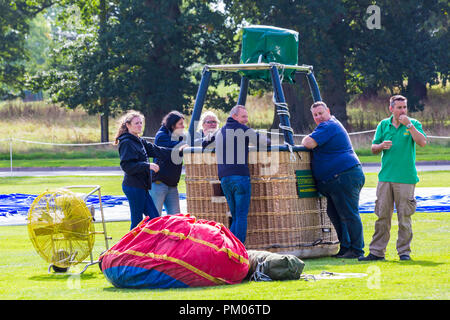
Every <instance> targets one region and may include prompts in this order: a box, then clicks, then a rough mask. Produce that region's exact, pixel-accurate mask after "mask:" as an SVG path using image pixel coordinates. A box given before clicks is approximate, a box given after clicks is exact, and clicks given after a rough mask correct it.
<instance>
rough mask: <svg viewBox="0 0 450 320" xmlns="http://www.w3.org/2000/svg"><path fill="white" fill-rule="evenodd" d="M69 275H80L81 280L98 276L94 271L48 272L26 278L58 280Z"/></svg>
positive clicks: (67, 277)
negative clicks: (81, 272) (80, 272)
mask: <svg viewBox="0 0 450 320" xmlns="http://www.w3.org/2000/svg"><path fill="white" fill-rule="evenodd" d="M71 277H80V279H81V280H89V279H95V278H98V276H97V274H94V273H83V274H78V273H70V272H68V273H50V274H43V275H39V276H31V277H29V278H28V279H29V280H33V281H60V280H67V279H69V278H71Z"/></svg>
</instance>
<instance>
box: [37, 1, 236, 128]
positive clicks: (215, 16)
mask: <svg viewBox="0 0 450 320" xmlns="http://www.w3.org/2000/svg"><path fill="white" fill-rule="evenodd" d="M72 4H76V5H77V6H78V7H79V8H80V16H82V13H83V9H82V7H83V6H86V5H87V2H81V1H73V2H72ZM100 4H103V5H104V2H103V1H102V2H100ZM86 10H87V9H86ZM91 11H92V15H91V17H90V16H89V15H86V18H89V17H90V18H89V19H85V18H83V19H81V20H82V21H83V23H82V26H81V29H80V30H78V31H77V33H76V35H77V36H76V37H75V38H74V39H72V40H68V39H65V40H64V43H63V44H60V45H59V46H58V47H57V49H56V50H55V52H54V55H53V57H54V58H53V65H52V69H51V70H50V71H48V72H46V73H45V74H43V75H42V76H41V77H39V78H37V79H35V80H36V82H35V85H37V86H42V87H45V88H46V89H48V90H49V91H50V93H51V95H52V96H53V98H54V99H55V100H56V101H60V102H62V103H63V104H65V105H67V106H69V107H70V108H75V107H77V106H79V105H81V106H83V108H85V109H87V110H88V112H89V113H91V114H96V113H101V114H115V113H117V112H119V111H122V110H127V109H135V110H139V111H142V112H143V113H144V115H145V116H146V125H145V131H144V135H153V134H154V133H155V131H156V129H157V128H159V123H160V121H161V119H162V117H163V115H164V114H165V113H167V112H168V111H170V110H181V111H182V110H183V109H184V108H187V107H188V106H189V105H190V104H191V103H192V97H193V96H195V93H196V89H197V87H196V84H197V83H196V82H197V81H198V80H199V76H200V72H197V73H195V74H193V73H192V72H190V71H189V68H191V67H192V66H193V65H195V64H203V63H205V62H208V63H217V62H219V61H222V62H223V61H224V60H225V61H226V60H227V59H229V58H228V56H231V54H230V55H228V54H227V53H228V52H230V51H231V49H232V48H233V46H232V44H233V43H234V42H233V41H234V40H233V34H232V30H231V29H229V28H227V26H226V23H225V20H226V16H225V15H224V14H223V13H221V12H220V11H217V10H214V8H213V7H212V5H211V2H207V1H178V0H168V1H161V0H155V1H150V0H149V1H140V0H123V1H118V0H116V1H109V2H108V8H106V15H103V14H102V12H103V13H104V12H105V11H104V10H101V6H100V7H94V8H93V9H92V10H91ZM230 48H231V49H230ZM214 99H216V100H214ZM210 101H215V102H217V95H214V94H213V95H212V96H211V97H210ZM222 103H223V104H226V102H225V101H224V100H223V99H222Z"/></svg>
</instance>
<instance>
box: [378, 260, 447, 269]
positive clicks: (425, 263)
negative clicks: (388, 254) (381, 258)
mask: <svg viewBox="0 0 450 320" xmlns="http://www.w3.org/2000/svg"><path fill="white" fill-rule="evenodd" d="M386 262H388V263H394V264H397V265H405V266H411V265H419V266H422V267H436V266H439V265H441V264H445V262H433V261H426V260H413V259H411V260H409V261H400V260H390V261H389V260H387V261H386Z"/></svg>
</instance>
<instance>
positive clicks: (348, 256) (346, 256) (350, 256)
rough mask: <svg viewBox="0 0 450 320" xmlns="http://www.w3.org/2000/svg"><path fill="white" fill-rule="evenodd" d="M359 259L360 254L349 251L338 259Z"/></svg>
mask: <svg viewBox="0 0 450 320" xmlns="http://www.w3.org/2000/svg"><path fill="white" fill-rule="evenodd" d="M359 257H361V255H360V254H358V253H356V252H354V251H353V250H347V252H346V253H344V254H343V255H342V256H339V257H338V258H343V259H358V258H359Z"/></svg>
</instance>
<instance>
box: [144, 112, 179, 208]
mask: <svg viewBox="0 0 450 320" xmlns="http://www.w3.org/2000/svg"><path fill="white" fill-rule="evenodd" d="M183 130H184V116H183V114H181V113H180V112H178V111H171V112H169V113H168V114H167V115H166V116H165V117H164V119H163V120H162V123H161V128H160V129H159V130H158V132H157V133H156V136H155V145H157V146H160V147H166V148H170V149H171V150H174V151H177V150H179V151H180V152H181V151H182V150H183V149H184V148H185V147H187V144H186V141H185V139H184V138H185V137H184V134H183ZM154 162H155V163H156V164H157V165H159V167H160V170H159V172H158V173H157V174H156V175H155V178H154V179H153V184H152V188H151V190H150V196H151V197H152V199H153V202H154V203H155V206H156V209H157V210H158V212H159V214H161V213H162V208H163V205H164V208H165V209H166V213H167V214H168V215H171V214H177V213H180V212H181V210H180V196H179V194H178V188H177V186H178V183H179V181H180V177H181V171H182V159H181V157H174V158H173V159H172V158H165V159H164V158H160V157H156V158H155V159H154Z"/></svg>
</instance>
